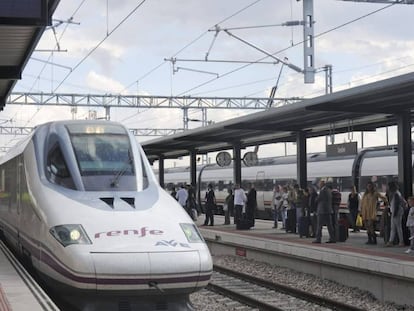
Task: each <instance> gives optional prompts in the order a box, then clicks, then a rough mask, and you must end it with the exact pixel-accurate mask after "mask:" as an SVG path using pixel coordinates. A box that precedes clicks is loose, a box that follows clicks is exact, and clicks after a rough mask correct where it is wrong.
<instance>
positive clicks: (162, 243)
mask: <svg viewBox="0 0 414 311" xmlns="http://www.w3.org/2000/svg"><path fill="white" fill-rule="evenodd" d="M155 246H168V247H177V246H181V247H186V248H190V245H188V244H187V243H181V242H176V241H175V240H171V241H167V240H162V241H158V242H157V243H156V244H155Z"/></svg>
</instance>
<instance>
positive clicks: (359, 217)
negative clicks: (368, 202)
mask: <svg viewBox="0 0 414 311" xmlns="http://www.w3.org/2000/svg"><path fill="white" fill-rule="evenodd" d="M355 225H356V226H357V227H362V217H361V214H358V216H357V218H356V221H355Z"/></svg>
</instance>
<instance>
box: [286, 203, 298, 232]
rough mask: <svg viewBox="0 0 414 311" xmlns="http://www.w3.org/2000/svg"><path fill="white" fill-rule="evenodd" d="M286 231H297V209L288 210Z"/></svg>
mask: <svg viewBox="0 0 414 311" xmlns="http://www.w3.org/2000/svg"><path fill="white" fill-rule="evenodd" d="M286 232H291V233H296V209H295V208H290V209H288V210H287V218H286Z"/></svg>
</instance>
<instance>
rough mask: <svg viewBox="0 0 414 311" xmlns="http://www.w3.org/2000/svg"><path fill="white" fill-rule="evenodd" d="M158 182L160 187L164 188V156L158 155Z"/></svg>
mask: <svg viewBox="0 0 414 311" xmlns="http://www.w3.org/2000/svg"><path fill="white" fill-rule="evenodd" d="M158 182H159V183H160V186H161V187H162V188H164V186H165V184H164V156H163V155H160V156H159V157H158Z"/></svg>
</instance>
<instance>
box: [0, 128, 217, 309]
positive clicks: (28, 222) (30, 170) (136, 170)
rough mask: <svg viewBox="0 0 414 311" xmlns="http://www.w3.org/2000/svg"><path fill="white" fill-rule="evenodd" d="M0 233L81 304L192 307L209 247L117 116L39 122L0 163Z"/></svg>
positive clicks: (205, 274)
mask: <svg viewBox="0 0 414 311" xmlns="http://www.w3.org/2000/svg"><path fill="white" fill-rule="evenodd" d="M0 235H1V236H2V238H3V239H5V240H6V242H8V244H9V245H10V246H11V248H12V249H13V250H14V251H15V252H16V253H17V255H18V256H20V257H21V258H23V259H24V261H25V262H27V263H28V264H29V265H31V266H32V268H33V269H34V270H35V271H36V272H37V273H38V274H39V275H40V276H41V278H42V279H43V280H44V281H45V282H46V284H47V285H49V286H50V287H52V288H53V289H55V290H57V291H58V292H60V293H62V294H64V298H66V300H68V301H71V302H74V303H76V304H77V306H76V307H77V308H79V309H81V310H88V311H89V310H91V311H92V310H100V311H102V310H120V309H119V308H121V307H122V308H124V309H122V310H146V309H148V310H187V309H191V306H190V305H189V303H188V296H189V294H190V293H192V292H194V291H196V290H198V289H200V288H202V287H204V286H206V285H207V283H208V281H209V279H210V277H211V273H212V260H211V256H210V253H209V250H208V248H207V246H206V244H205V242H204V240H203V238H202V236H201V234H200V233H199V231H198V229H197V227H196V226H195V224H194V223H193V221H192V220H191V219H190V217H189V216H188V215H187V213H186V212H185V211H183V209H182V207H181V206H180V205H179V204H178V203H177V202H176V201H175V200H174V199H173V198H172V197H171V196H170V195H169V194H168V193H166V192H165V191H164V190H163V189H162V188H161V187H160V186H159V184H158V182H157V180H156V178H155V176H154V174H153V172H152V170H151V167H150V165H149V163H148V161H147V159H146V157H145V154H144V152H143V150H142V148H141V147H140V146H139V145H138V144H137V143H136V140H135V137H134V136H132V135H131V134H130V133H129V131H127V129H125V128H124V127H123V126H121V125H120V124H118V123H113V122H108V121H60V122H51V123H47V124H44V125H41V126H38V127H37V128H36V129H35V130H34V132H33V133H32V135H30V136H29V137H27V138H26V139H25V140H24V141H23V142H22V143H20V144H19V145H18V146H17V147H15V148H14V149H13V150H11V151H10V152H9V153H8V154H7V155H6V156H5V157H3V158H2V159H1V161H0Z"/></svg>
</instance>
